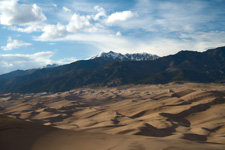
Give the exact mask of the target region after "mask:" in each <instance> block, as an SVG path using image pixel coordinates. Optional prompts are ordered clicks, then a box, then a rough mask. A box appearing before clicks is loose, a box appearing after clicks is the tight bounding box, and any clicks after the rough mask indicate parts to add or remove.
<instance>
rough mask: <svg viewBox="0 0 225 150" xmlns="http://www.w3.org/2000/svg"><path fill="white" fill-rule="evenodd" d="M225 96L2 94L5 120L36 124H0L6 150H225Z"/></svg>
mask: <svg viewBox="0 0 225 150" xmlns="http://www.w3.org/2000/svg"><path fill="white" fill-rule="evenodd" d="M224 91H225V87H224V86H223V85H217V84H194V83H185V84H174V83H171V84H167V85H136V86H132V85H129V86H123V87H119V88H96V89H93V88H82V89H76V90H71V91H68V92H61V93H56V94H50V93H38V94H26V95H20V94H4V95H0V106H1V107H0V113H1V114H3V115H5V116H9V117H12V118H17V119H23V120H27V121H32V122H36V123H38V124H35V123H30V122H24V121H21V120H16V119H9V118H5V117H0V142H1V143H0V145H1V144H2V143H3V149H4V150H14V149H16V150H17V149H18V150H19V149H21V150H26V149H32V150H36V149H37V150H51V149H54V150H58V149H59V150H70V149H79V150H82V149H87V150H89V149H94V150H95V149H96V150H97V149H98V150H101V149H104V150H107V149H108V150H114V149H118V150H119V149H121V150H122V149H123V150H126V149H129V150H142V149H143V150H145V149H146V150H148V149H151V150H176V149H184V150H186V149H225V92H224ZM40 123H41V124H44V125H48V126H49V127H47V126H42V125H40ZM50 126H51V127H50ZM53 127H57V128H61V129H56V128H53ZM62 129H70V130H62ZM72 130H73V131H72ZM29 137H31V138H29ZM10 139H11V140H10ZM13 143H14V144H13ZM15 145H17V148H15ZM0 149H2V148H1V147H0Z"/></svg>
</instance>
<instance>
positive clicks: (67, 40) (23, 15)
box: [0, 0, 225, 74]
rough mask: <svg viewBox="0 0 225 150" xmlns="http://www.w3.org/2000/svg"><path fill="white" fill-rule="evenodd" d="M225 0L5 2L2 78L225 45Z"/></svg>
mask: <svg viewBox="0 0 225 150" xmlns="http://www.w3.org/2000/svg"><path fill="white" fill-rule="evenodd" d="M224 8H225V0H120V1H118V0H0V74H3V73H7V72H10V71H14V70H17V69H21V70H26V69H31V68H40V67H43V66H46V65H48V64H54V63H56V64H66V63H71V62H74V61H76V60H80V59H88V58H90V57H92V56H94V55H97V54H99V53H101V52H108V51H114V52H119V53H123V54H125V53H142V52H147V53H151V54H156V55H159V56H166V55H170V54H175V53H177V52H178V51H180V50H194V51H200V52H203V51H205V50H207V49H210V48H215V47H220V46H225V9H224Z"/></svg>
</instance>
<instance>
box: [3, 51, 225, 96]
mask: <svg viewBox="0 0 225 150" xmlns="http://www.w3.org/2000/svg"><path fill="white" fill-rule="evenodd" d="M224 72H225V47H219V48H215V49H210V50H207V51H205V52H196V51H180V52H178V53H177V54H175V55H169V56H165V57H158V56H156V55H151V54H146V53H143V54H132V55H129V54H125V55H122V54H120V53H114V52H112V51H110V52H109V53H102V54H100V55H97V56H95V57H92V58H91V59H88V60H80V61H76V62H74V63H71V64H67V65H62V66H58V67H53V68H43V69H38V70H33V71H25V72H24V71H23V72H18V71H17V74H14V73H15V72H14V73H8V74H4V75H1V76H0V91H1V93H7V92H20V93H30V92H60V91H67V90H70V89H73V88H78V87H83V86H117V85H123V84H163V83H169V82H174V81H176V82H180V81H188V82H202V83H207V82H224V81H225V74H224Z"/></svg>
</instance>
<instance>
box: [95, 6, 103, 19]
mask: <svg viewBox="0 0 225 150" xmlns="http://www.w3.org/2000/svg"><path fill="white" fill-rule="evenodd" d="M94 9H95V10H96V11H98V13H97V14H96V15H94V17H93V19H94V20H100V19H101V18H104V17H106V12H105V10H104V8H102V7H99V6H95V7H94Z"/></svg>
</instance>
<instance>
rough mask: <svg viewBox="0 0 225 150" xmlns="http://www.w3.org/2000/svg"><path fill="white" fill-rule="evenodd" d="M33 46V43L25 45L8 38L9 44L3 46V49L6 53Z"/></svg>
mask: <svg viewBox="0 0 225 150" xmlns="http://www.w3.org/2000/svg"><path fill="white" fill-rule="evenodd" d="M29 45H32V44H31V43H24V42H23V41H19V40H13V39H12V38H11V37H9V38H8V43H7V45H6V46H1V49H3V50H4V51H10V50H13V49H16V48H19V47H21V46H29Z"/></svg>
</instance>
